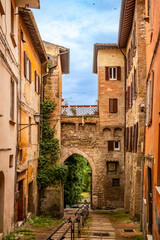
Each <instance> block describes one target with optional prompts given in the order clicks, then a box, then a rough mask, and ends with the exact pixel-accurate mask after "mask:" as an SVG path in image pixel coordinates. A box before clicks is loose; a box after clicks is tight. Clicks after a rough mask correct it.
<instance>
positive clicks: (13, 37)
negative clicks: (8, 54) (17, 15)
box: [10, 33, 17, 48]
mask: <svg viewBox="0 0 160 240" xmlns="http://www.w3.org/2000/svg"><path fill="white" fill-rule="evenodd" d="M10 37H11V40H12V43H13V46H14V48H15V47H17V44H16V40H15V36H14V34H13V33H10Z"/></svg>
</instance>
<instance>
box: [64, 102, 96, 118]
mask: <svg viewBox="0 0 160 240" xmlns="http://www.w3.org/2000/svg"><path fill="white" fill-rule="evenodd" d="M61 114H62V116H95V117H96V116H97V117H98V115H99V112H98V106H97V105H70V106H68V105H66V106H62V110H61Z"/></svg>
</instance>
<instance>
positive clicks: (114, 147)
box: [108, 141, 120, 151]
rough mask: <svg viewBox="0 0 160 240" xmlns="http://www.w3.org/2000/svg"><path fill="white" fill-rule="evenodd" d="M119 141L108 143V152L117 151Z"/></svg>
mask: <svg viewBox="0 0 160 240" xmlns="http://www.w3.org/2000/svg"><path fill="white" fill-rule="evenodd" d="M119 150H120V141H108V151H119Z"/></svg>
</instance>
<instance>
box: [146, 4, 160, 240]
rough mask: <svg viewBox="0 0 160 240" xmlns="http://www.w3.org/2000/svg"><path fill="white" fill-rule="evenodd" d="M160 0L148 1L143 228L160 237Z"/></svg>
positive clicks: (147, 234) (155, 237) (148, 235)
mask: <svg viewBox="0 0 160 240" xmlns="http://www.w3.org/2000/svg"><path fill="white" fill-rule="evenodd" d="M159 11H160V1H158V0H155V1H148V0H146V1H145V21H146V69H147V71H146V90H147V93H146V121H145V125H146V127H145V152H144V153H145V155H144V168H143V169H144V172H143V175H144V179H143V180H144V181H143V218H142V219H143V232H144V235H145V237H150V238H151V237H152V239H154V240H159V239H160V115H159V113H160V112H159V111H160V104H159V103H160V84H159V76H160V61H159V56H160V15H159Z"/></svg>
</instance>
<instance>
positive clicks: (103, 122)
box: [61, 44, 124, 209]
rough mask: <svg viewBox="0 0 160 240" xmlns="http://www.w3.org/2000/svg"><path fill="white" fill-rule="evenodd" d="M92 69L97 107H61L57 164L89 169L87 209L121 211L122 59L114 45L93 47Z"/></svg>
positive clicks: (122, 146) (122, 189) (122, 136)
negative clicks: (78, 158) (78, 163)
mask: <svg viewBox="0 0 160 240" xmlns="http://www.w3.org/2000/svg"><path fill="white" fill-rule="evenodd" d="M93 65H94V73H98V106H95V105H91V106H89V105H84V106H80V105H78V106H62V109H63V110H64V108H65V112H64V111H62V117H61V149H62V152H61V161H62V162H65V160H66V159H67V158H68V157H69V156H71V155H72V154H75V153H77V154H80V155H82V156H83V157H85V158H86V159H87V160H88V162H89V163H90V166H91V168H92V181H91V182H92V183H91V189H92V190H91V207H92V208H93V209H95V208H100V209H114V208H117V207H123V195H124V94H123V92H124V57H123V55H122V53H121V52H120V50H119V49H118V46H117V45H116V44H115V45H114V44H113V45H112V44H111V45H109V44H95V45H94V63H93ZM110 71H112V73H110V74H109V72H110ZM69 109H72V113H70V112H69ZM73 109H74V111H73Z"/></svg>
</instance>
